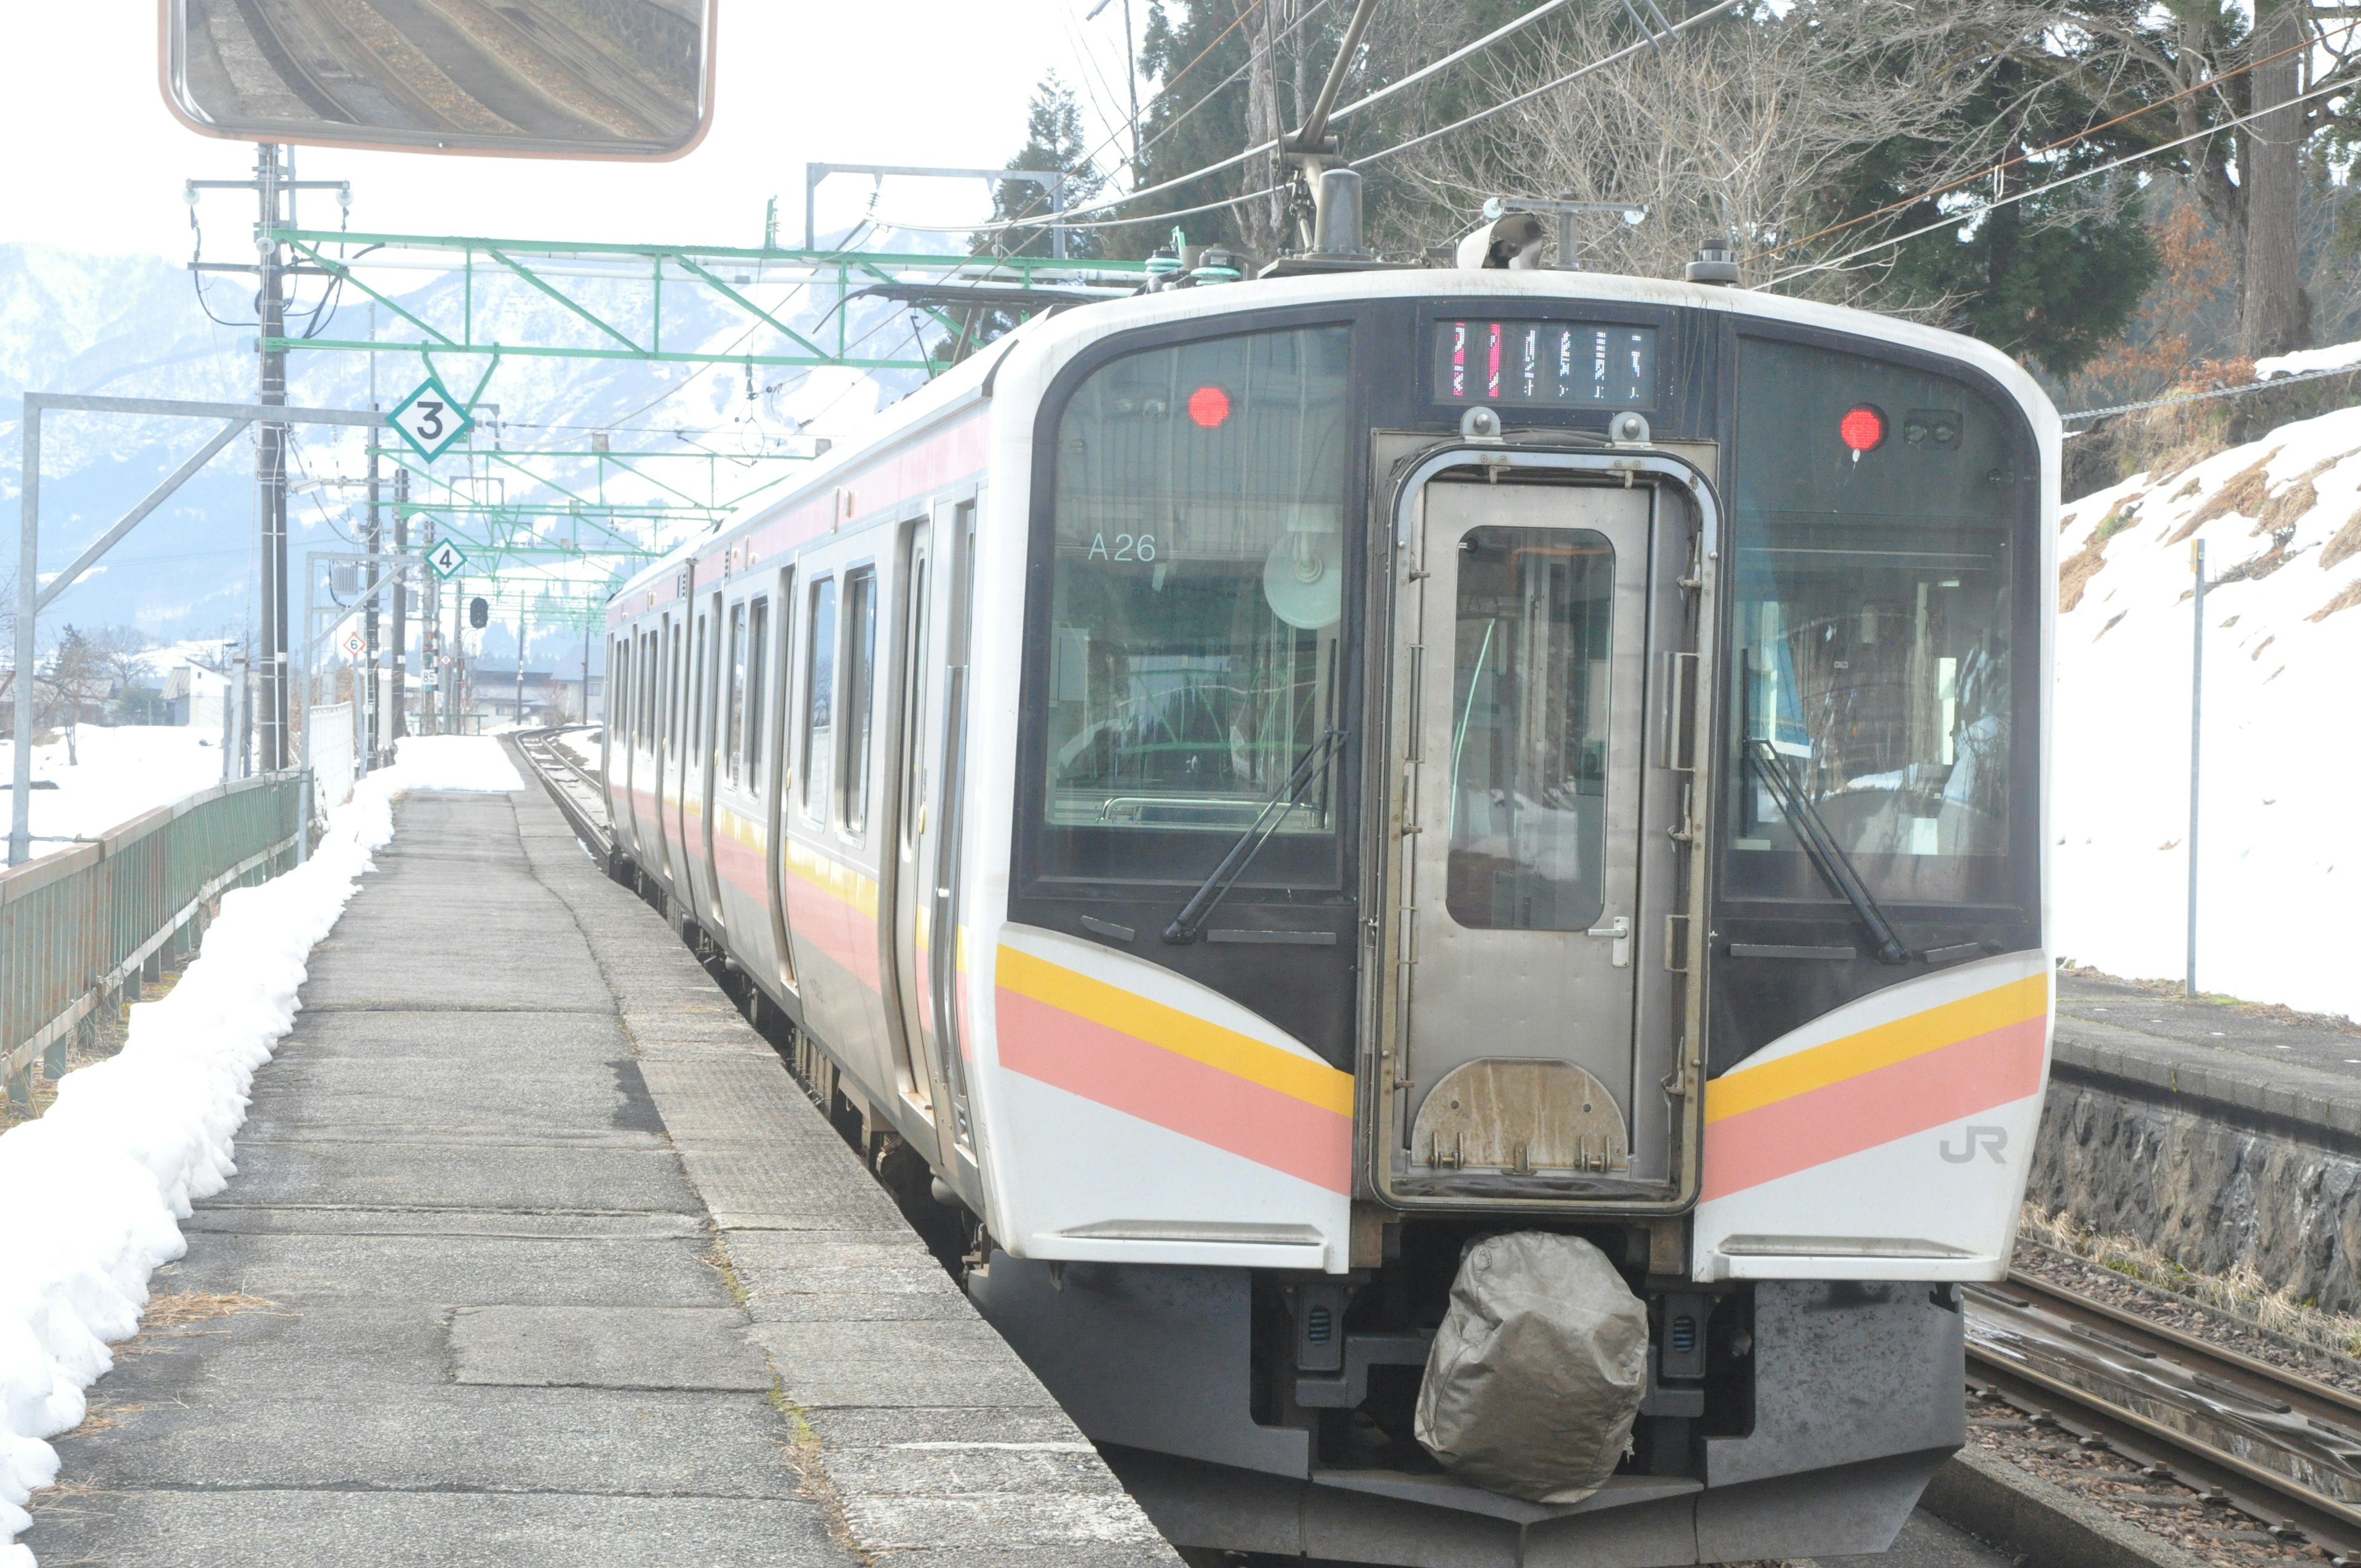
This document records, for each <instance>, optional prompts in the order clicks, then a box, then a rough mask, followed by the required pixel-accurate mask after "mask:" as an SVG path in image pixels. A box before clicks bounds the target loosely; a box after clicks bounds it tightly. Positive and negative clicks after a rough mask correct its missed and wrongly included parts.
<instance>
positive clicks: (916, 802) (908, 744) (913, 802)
mask: <svg viewBox="0 0 2361 1568" xmlns="http://www.w3.org/2000/svg"><path fill="white" fill-rule="evenodd" d="M927 587H928V583H927V547H926V546H925V545H924V544H921V545H919V546H918V547H917V549H915V550H913V551H911V552H910V582H909V590H908V592H909V617H910V630H909V656H908V658H907V660H906V668H905V669H904V671H903V674H902V775H903V777H904V779H905V780H906V783H905V784H903V786H902V847H903V849H905V850H907V849H909V848H910V846H911V845H913V844H915V843H917V838H918V828H917V823H918V811H919V806H920V803H921V802H923V801H924V800H925V799H926V797H927V766H926V758H927V741H926V733H927V730H926V725H927V674H928V671H927V630H928V619H929V618H928V614H927Z"/></svg>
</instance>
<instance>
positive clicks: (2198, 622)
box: [2180, 539, 2205, 999]
mask: <svg viewBox="0 0 2361 1568" xmlns="http://www.w3.org/2000/svg"><path fill="white" fill-rule="evenodd" d="M2189 565H2190V569H2191V571H2193V572H2195V573H2196V574H2197V589H2196V598H2195V599H2194V605H2195V609H2194V610H2193V612H2192V614H2191V621H2190V641H2189V968H2188V970H2187V972H2186V977H2185V978H2184V980H2183V981H2182V982H2181V988H2180V990H2181V994H2182V995H2184V996H2187V997H2190V998H2191V999H2194V998H2195V996H2196V995H2197V782H2198V776H2199V770H2198V762H2199V759H2200V757H2201V755H2202V746H2203V742H2204V739H2205V541H2203V540H2202V539H2200V540H2197V541H2195V542H2193V543H2191V545H2190V547H2189Z"/></svg>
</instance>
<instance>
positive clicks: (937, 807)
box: [917, 498, 982, 1196]
mask: <svg viewBox="0 0 2361 1568" xmlns="http://www.w3.org/2000/svg"><path fill="white" fill-rule="evenodd" d="M981 504H982V501H981V499H980V498H979V499H977V500H972V501H962V502H961V503H959V504H958V505H956V506H954V507H952V508H951V509H950V519H949V522H948V526H945V525H944V521H943V519H942V516H941V513H940V512H939V511H938V513H937V514H936V515H937V528H936V530H935V540H936V554H937V561H938V567H939V570H941V571H942V573H943V576H944V578H945V581H944V588H945V592H944V595H943V607H944V609H943V626H942V638H941V642H942V652H941V653H940V655H939V663H940V664H941V666H942V687H941V691H942V696H941V707H940V718H939V721H938V723H937V734H938V736H939V740H938V742H937V745H936V748H935V757H936V768H935V772H934V774H933V776H932V777H931V778H930V779H929V780H928V784H929V786H930V790H931V797H930V798H931V806H932V808H931V810H930V811H929V813H928V818H927V829H928V830H927V833H926V836H925V841H924V842H923V843H922V844H921V845H920V855H919V859H918V862H917V863H918V866H919V868H920V872H921V875H922V876H923V878H924V881H925V883H926V926H925V930H926V934H927V940H926V959H927V962H926V973H925V979H926V986H927V1010H928V1017H929V1019H930V1021H931V1025H932V1027H931V1032H930V1034H929V1036H928V1039H929V1044H930V1045H931V1046H932V1047H933V1049H934V1058H933V1061H934V1069H935V1081H936V1083H937V1084H939V1085H940V1086H942V1088H943V1090H944V1091H945V1092H946V1093H947V1095H948V1097H949V1100H950V1116H949V1117H947V1118H938V1120H937V1122H936V1127H937V1130H938V1132H939V1135H941V1136H942V1137H943V1138H944V1140H945V1141H947V1142H948V1143H949V1144H950V1152H951V1153H952V1154H954V1155H956V1156H957V1157H958V1158H957V1159H956V1160H952V1159H948V1158H947V1160H946V1162H945V1163H946V1166H947V1168H950V1169H952V1170H953V1171H954V1172H955V1178H954V1179H955V1180H962V1181H966V1182H972V1181H973V1172H974V1160H975V1132H974V1127H973V1125H972V1118H971V1117H970V1115H969V1112H968V1098H967V1066H966V1058H965V1056H964V1054H963V1047H962V1045H961V1017H960V1011H959V997H960V983H961V982H960V903H961V887H960V876H959V864H960V838H961V829H962V828H963V826H964V814H963V813H962V811H961V798H962V795H963V793H964V787H965V778H966V762H967V689H968V620H969V610H970V609H971V604H970V600H971V598H972V594H971V589H972V586H973V583H974V580H975V514H976V509H977V507H978V506H980V505H981ZM972 1195H973V1193H972V1192H971V1196H972Z"/></svg>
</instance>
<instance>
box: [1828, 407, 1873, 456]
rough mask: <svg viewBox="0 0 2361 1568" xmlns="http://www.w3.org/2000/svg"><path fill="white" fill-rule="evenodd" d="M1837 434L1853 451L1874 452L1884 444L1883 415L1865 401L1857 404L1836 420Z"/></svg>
mask: <svg viewBox="0 0 2361 1568" xmlns="http://www.w3.org/2000/svg"><path fill="white" fill-rule="evenodd" d="M1837 434H1838V436H1839V437H1840V438H1841V439H1842V440H1843V442H1844V444H1846V445H1847V446H1850V447H1851V448H1852V449H1853V450H1854V451H1855V452H1874V451H1876V450H1877V449H1878V448H1879V447H1881V446H1883V445H1884V444H1885V416H1884V415H1883V414H1882V413H1880V412H1879V411H1877V410H1875V409H1873V408H1872V407H1871V406H1870V405H1869V404H1867V403H1861V404H1858V405H1856V406H1855V407H1853V408H1851V409H1849V410H1847V411H1846V412H1845V416H1844V418H1842V419H1840V420H1839V421H1838V422H1837Z"/></svg>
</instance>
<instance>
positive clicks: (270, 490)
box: [254, 142, 291, 772]
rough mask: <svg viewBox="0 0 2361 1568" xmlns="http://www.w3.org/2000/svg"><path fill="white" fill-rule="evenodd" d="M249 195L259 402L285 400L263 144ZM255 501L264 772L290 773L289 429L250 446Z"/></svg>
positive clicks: (283, 321) (277, 428) (265, 434)
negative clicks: (253, 216) (253, 199)
mask: <svg viewBox="0 0 2361 1568" xmlns="http://www.w3.org/2000/svg"><path fill="white" fill-rule="evenodd" d="M255 152H256V154H257V156H256V159H255V163H254V188H255V191H256V192H257V194H258V195H259V196H260V198H261V205H262V216H261V219H260V221H259V222H258V223H257V224H256V225H255V230H254V237H255V248H256V250H257V252H258V255H259V257H260V261H261V269H262V284H261V288H260V290H259V291H258V292H257V294H256V296H255V298H256V300H257V301H258V304H259V313H260V325H259V329H258V333H257V334H256V338H255V343H256V346H257V347H258V349H259V351H260V353H261V364H260V367H259V368H260V378H261V395H260V397H259V398H258V399H257V401H258V402H263V403H284V402H285V401H286V400H287V355H286V351H285V350H283V349H278V348H273V347H272V346H271V345H272V344H273V343H275V342H276V341H277V340H279V339H280V338H282V337H284V336H286V335H287V294H286V288H287V280H286V277H285V274H284V273H283V271H282V270H281V269H282V267H283V265H284V257H283V255H282V253H281V251H280V247H279V242H278V241H277V240H275V239H272V238H270V237H269V235H270V232H271V230H272V229H274V228H275V227H277V225H278V224H279V221H280V202H281V192H280V182H281V181H284V180H285V179H286V178H287V176H288V174H289V173H291V170H282V169H281V168H280V153H279V147H278V145H277V144H276V143H274V142H264V143H263V144H261V145H260V146H259V147H258V148H256V149H255ZM254 486H255V495H256V499H257V501H258V505H259V506H260V508H261V511H262V516H261V524H262V645H263V650H264V656H265V663H264V664H263V674H262V765H263V767H264V768H265V769H266V770H268V771H271V772H276V771H277V770H279V769H280V768H283V767H285V766H287V763H288V749H287V716H288V702H287V678H288V663H287V427H286V426H285V425H283V424H266V425H263V426H262V427H261V428H260V431H259V439H258V442H257V443H256V446H255V466H254Z"/></svg>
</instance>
